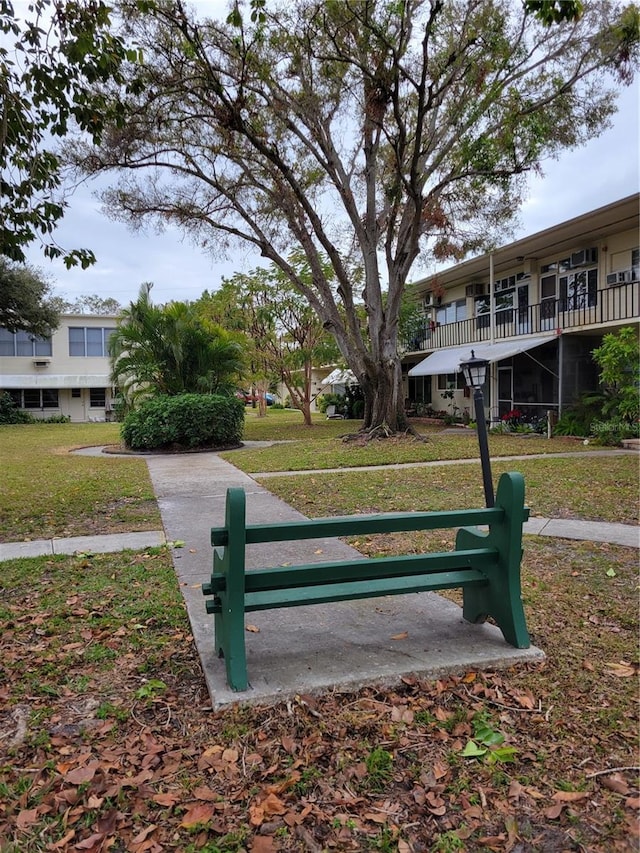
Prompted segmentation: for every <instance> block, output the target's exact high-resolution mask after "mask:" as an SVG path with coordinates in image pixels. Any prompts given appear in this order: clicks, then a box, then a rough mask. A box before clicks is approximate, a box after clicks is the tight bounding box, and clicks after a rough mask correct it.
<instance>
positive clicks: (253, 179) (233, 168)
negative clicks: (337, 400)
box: [74, 0, 638, 429]
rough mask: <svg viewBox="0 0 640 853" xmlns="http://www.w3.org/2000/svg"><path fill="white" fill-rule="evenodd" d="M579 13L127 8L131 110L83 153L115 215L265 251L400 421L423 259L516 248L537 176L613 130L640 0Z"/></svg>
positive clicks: (509, 5)
mask: <svg viewBox="0 0 640 853" xmlns="http://www.w3.org/2000/svg"><path fill="white" fill-rule="evenodd" d="M566 6H567V12H568V13H571V14H568V15H567V14H565V13H564V12H562V10H561V11H560V12H558V10H557V8H556V4H554V3H546V2H545V3H542V4H539V3H538V4H535V3H534V4H525V5H518V4H516V3H513V2H512V0H487V2H481V3H479V2H473V0H451V2H441V0H434V2H431V3H427V2H424V0H368V2H361V0H340V2H333V0H332V2H326V0H297V2H291V3H288V4H286V5H285V4H281V5H277V6H276V5H272V4H266V3H263V2H254V3H252V4H251V14H250V15H245V13H244V11H243V8H242V7H241V6H240V5H239V4H236V5H235V6H234V7H233V10H232V12H231V14H230V15H229V18H228V19H227V21H226V23H220V22H215V21H199V20H197V19H195V18H194V17H193V15H192V13H191V12H190V11H188V9H187V7H186V6H184V5H183V4H182V3H180V2H154V0H145V2H144V3H140V2H138V0H123V2H122V4H121V13H122V15H123V17H124V18H125V19H126V21H127V24H126V35H127V38H129V39H130V40H131V44H135V45H137V46H139V47H140V48H141V49H142V51H143V55H144V57H145V60H144V64H143V66H141V67H135V68H132V69H131V75H130V76H128V77H127V85H128V92H125V91H123V90H122V88H121V89H120V90H119V91H114V101H118V103H121V104H122V109H123V110H124V112H125V113H126V115H127V116H128V118H127V122H126V124H124V125H123V126H120V127H115V126H114V127H112V128H111V129H110V131H109V133H108V134H106V135H105V137H104V139H103V144H102V145H100V146H97V147H96V146H77V147H76V149H75V151H74V157H75V160H76V162H77V163H78V164H79V165H80V167H81V168H82V169H83V170H84V172H86V173H88V174H99V173H105V172H106V173H111V172H112V173H114V174H116V173H118V174H119V175H120V176H121V180H120V182H119V184H118V185H117V186H114V187H113V188H112V189H111V190H110V191H108V192H107V193H105V195H104V201H105V204H106V207H107V209H108V210H109V211H110V212H111V214H112V215H114V216H117V217H119V218H122V219H124V220H126V221H128V222H130V223H131V224H133V225H139V224H140V223H142V222H144V221H146V220H154V219H155V220H158V221H160V222H172V223H177V224H178V225H179V226H181V227H182V228H184V229H185V231H187V232H188V233H190V234H191V235H192V236H193V237H195V238H197V239H198V240H199V241H200V242H201V244H202V245H203V246H204V247H205V248H209V249H212V250H214V251H223V250H224V249H225V248H227V247H228V246H231V245H233V244H235V243H237V241H240V242H245V243H248V244H250V245H252V246H253V247H254V248H256V249H257V250H258V251H259V252H260V253H261V255H262V256H263V257H264V258H265V259H267V260H268V261H271V262H272V263H273V264H274V265H275V266H276V267H278V269H279V270H280V271H281V272H282V274H283V275H285V276H286V277H287V278H288V279H289V281H290V282H291V283H292V285H293V286H294V287H295V288H296V289H297V291H298V292H299V293H301V294H303V295H304V297H305V298H306V300H307V301H308V302H309V304H310V305H311V306H312V308H313V309H314V310H315V311H316V313H317V314H318V316H319V318H320V320H321V321H322V324H323V326H324V328H325V329H327V330H329V331H330V332H331V333H332V334H333V335H334V337H335V339H336V341H337V344H338V346H339V348H340V351H341V353H342V355H343V357H344V359H345V361H346V362H347V364H348V365H349V366H350V368H351V369H352V371H353V372H354V373H355V375H356V377H357V378H358V381H359V383H360V385H361V387H362V389H363V391H364V395H365V418H364V423H365V427H366V428H370V429H375V428H376V427H378V426H381V425H384V424H386V425H388V426H390V427H391V428H392V429H393V428H396V427H399V426H402V425H403V418H404V413H403V398H402V394H401V372H400V365H399V358H398V346H397V344H398V324H399V315H400V306H401V302H402V295H403V291H404V288H405V285H406V282H407V280H408V276H409V274H410V271H411V269H412V265H413V264H414V262H415V261H416V259H417V257H418V255H419V254H420V253H422V255H423V257H425V258H429V257H431V258H432V259H436V260H439V261H442V260H445V259H460V258H463V257H464V256H465V255H466V254H467V253H469V252H472V251H477V250H478V249H486V248H487V247H488V246H490V245H491V244H492V243H494V242H497V240H498V239H501V240H503V239H504V235H505V233H508V229H509V227H510V224H511V223H512V221H513V218H514V216H515V215H516V213H517V211H518V208H519V206H520V203H521V201H522V199H523V198H524V196H525V193H526V180H525V177H526V174H527V173H528V172H530V171H531V170H538V169H539V168H540V166H541V163H542V162H543V160H544V159H545V158H547V157H553V156H554V155H557V154H558V153H559V152H560V151H562V150H563V149H565V148H570V147H572V146H576V145H580V144H581V143H583V142H585V141H586V140H587V139H588V138H590V137H591V136H594V135H596V134H598V133H599V132H600V131H601V130H602V129H604V128H605V127H607V124H608V121H609V119H610V116H611V115H612V113H613V112H614V110H615V91H616V87H617V86H619V85H620V83H621V82H622V83H624V82H628V81H629V80H630V79H631V76H632V73H633V69H634V67H635V66H636V64H637V55H638V13H637V9H636V8H635V7H629V8H627V9H622V8H621V7H619V6H617V5H615V4H612V3H610V2H606V0H594V2H591V3H588V4H585V6H584V8H583V9H582V14H581V15H580V14H579V12H580V9H579V4H573V3H571V4H566ZM529 7H531V8H529ZM537 7H539V8H537ZM554 9H555V12H554ZM574 11H575V12H576V14H577V15H578V17H577V18H575V15H574V14H573V13H574ZM545 16H546V19H545ZM567 16H568V17H569V18H570V19H571V20H563V19H564V18H565V17H567ZM572 18H575V19H572ZM558 19H559V20H558ZM294 249H295V250H298V251H300V252H301V253H302V255H303V256H304V258H305V263H306V265H307V268H308V270H309V271H310V275H309V277H307V278H303V277H302V276H300V275H299V273H298V270H297V269H296V267H295V266H293V265H292V264H291V263H290V262H289V255H290V252H291V251H292V250H294ZM325 259H327V260H328V262H329V264H330V268H331V275H330V276H327V272H326V268H325V263H324V262H325ZM385 289H386V294H387V295H386V298H385V297H384V296H383V294H384V291H385ZM359 306H363V308H364V311H365V314H366V327H365V328H364V329H363V328H362V325H361V323H360V318H359V312H358V307H359Z"/></svg>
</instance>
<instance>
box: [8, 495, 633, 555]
mask: <svg viewBox="0 0 640 853" xmlns="http://www.w3.org/2000/svg"><path fill="white" fill-rule="evenodd" d="M251 482H252V487H253V489H256V488H257V487H256V484H255V482H253V481H251ZM232 485H242V483H238V484H236V483H233V484H232ZM296 517H297V516H296ZM222 521H223V519H222V518H221V519H220V520H218V521H216V522H215V524H222ZM209 526H210V527H213V526H215V525H214V523H213V522H212V523H211V524H210V525H209ZM524 532H525V533H528V534H531V535H535V536H554V537H557V538H559V539H579V540H583V541H587V542H609V543H610V544H611V545H624V546H626V547H628V548H640V528H638V527H635V526H633V525H631V524H615V523H613V522H609V521H582V520H581V519H577V518H543V517H541V516H533V517H532V518H530V519H529V521H527V522H526V523H525V525H524ZM177 538H181V537H177ZM166 542H167V539H166V536H165V534H164V531H163V530H147V531H141V532H139V533H108V534H105V535H102V536H100V535H95V536H68V537H62V538H60V539H31V540H26V541H24V542H4V543H2V542H0V562H2V561H3V560H16V559H19V558H21V557H49V556H53V555H55V554H79V553H90V554H110V553H113V552H115V551H128V550H131V551H139V550H140V549H142V548H158V547H159V546H161V545H164V544H166Z"/></svg>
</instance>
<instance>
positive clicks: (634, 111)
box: [16, 0, 640, 305]
mask: <svg viewBox="0 0 640 853" xmlns="http://www.w3.org/2000/svg"><path fill="white" fill-rule="evenodd" d="M17 5H18V4H16V6H17ZM197 5H199V6H201V7H202V8H203V9H204V7H205V5H206V7H207V11H208V12H209V11H213V9H215V8H216V7H217V10H219V9H220V8H221V7H222V8H224V7H225V6H226V3H225V2H223V0H198V2H197ZM639 105H640V86H639V84H638V80H637V79H636V81H635V83H634V85H633V86H632V87H628V88H626V87H625V88H624V89H622V90H621V93H620V97H619V109H618V112H617V114H616V115H615V116H614V118H613V127H612V128H611V129H610V130H607V131H606V132H605V133H604V134H602V136H600V137H598V138H597V139H593V140H592V141H591V142H590V143H589V144H587V145H586V146H584V147H583V148H580V149H576V150H573V151H568V152H566V153H565V154H564V155H563V156H562V157H561V158H560V159H559V160H557V161H553V160H550V161H548V162H547V163H546V164H545V165H544V176H543V177H542V178H531V179H530V193H529V198H528V200H527V202H526V203H525V205H524V206H523V208H522V210H521V213H520V220H521V226H522V227H521V228H519V229H518V231H517V233H516V237H524V236H526V235H528V234H533V233H535V232H536V231H541V230H543V229H545V228H549V227H551V226H553V225H557V224H559V223H561V222H564V221H565V220H567V219H571V218H573V217H574V216H579V215H580V214H582V213H586V212H588V211H590V210H593V209H595V208H597V207H601V206H602V205H605V204H609V203H610V202H613V201H616V200H618V199H621V198H624V197H625V196H628V195H631V194H632V193H634V192H637V191H638V189H639V188H640V175H639V163H640V116H639ZM94 193H95V188H94V187H92V185H91V184H90V183H89V184H86V185H83V186H81V187H80V188H79V189H78V190H76V192H75V194H74V195H73V196H72V198H71V199H70V207H69V210H68V211H67V213H66V215H65V218H64V220H63V223H62V225H61V226H60V227H59V228H58V229H57V231H56V234H55V236H56V239H57V241H58V242H59V244H60V245H62V246H63V247H65V248H67V249H68V248H80V247H82V248H89V249H92V250H93V252H94V253H95V255H96V257H97V263H96V264H95V265H94V266H93V267H91V268H90V269H88V270H81V269H79V268H74V269H72V270H66V269H65V267H64V265H63V264H62V262H60V261H49V260H48V259H46V258H44V257H43V256H42V253H41V252H40V250H39V249H38V248H37V246H35V245H34V246H32V247H31V248H30V249H29V251H28V260H29V262H30V263H32V264H33V265H35V266H37V267H39V268H40V269H41V270H42V271H43V272H44V273H45V274H46V275H47V276H48V277H49V278H50V279H51V280H52V282H53V284H54V289H55V292H56V293H57V294H58V295H61V296H64V297H66V298H67V299H74V298H75V297H78V296H82V295H92V294H98V295H99V296H101V297H103V298H106V297H113V298H115V299H117V300H118V302H120V304H122V305H127V304H128V303H129V302H130V301H131V300H132V299H134V298H135V297H136V295H137V292H138V290H139V287H140V285H141V284H142V283H143V282H146V281H151V282H153V285H154V286H153V291H152V298H153V300H154V301H155V302H158V303H162V302H168V301H170V300H172V299H176V300H192V299H197V298H198V297H199V296H200V294H201V293H202V291H203V290H205V289H208V290H215V289H216V288H217V287H218V286H219V284H220V281H221V279H222V277H223V276H225V277H227V278H228V277H230V276H232V275H233V273H234V272H248V271H249V270H251V269H253V268H254V267H256V266H258V265H259V264H260V258H259V256H257V255H256V254H249V253H248V252H247V251H242V250H238V251H236V252H235V253H234V254H233V256H232V257H230V258H229V259H227V260H225V261H216V260H213V259H211V257H210V256H208V255H207V254H205V253H204V252H203V251H202V250H200V249H199V248H198V247H197V246H194V245H193V244H192V243H190V242H189V241H188V239H184V238H182V237H181V235H180V233H179V232H178V231H176V230H172V229H167V230H166V231H164V232H163V233H162V234H156V233H153V232H147V233H132V232H130V231H129V230H128V229H127V228H126V226H124V225H122V224H120V223H118V222H114V221H112V220H110V219H109V218H107V217H106V216H105V215H104V214H103V213H101V210H100V203H99V201H97V200H96V198H95V197H94ZM505 242H510V240H505ZM428 272H429V269H428V268H425V267H424V266H423V265H420V266H419V267H418V266H416V267H415V269H414V276H413V277H414V278H416V279H417V278H420V277H422V276H424V275H425V274H427V273H428Z"/></svg>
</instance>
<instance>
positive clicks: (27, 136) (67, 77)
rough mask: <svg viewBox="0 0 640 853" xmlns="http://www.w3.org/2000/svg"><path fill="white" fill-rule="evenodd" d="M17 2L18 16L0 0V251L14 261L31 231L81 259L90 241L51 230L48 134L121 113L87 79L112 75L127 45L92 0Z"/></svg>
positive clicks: (52, 172)
mask: <svg viewBox="0 0 640 853" xmlns="http://www.w3.org/2000/svg"><path fill="white" fill-rule="evenodd" d="M25 6H26V4H25V3H22V9H23V11H24V12H25V13H26V14H25V17H24V18H21V17H19V16H18V15H17V14H16V10H15V9H14V5H13V3H12V2H11V0H0V198H1V199H2V204H1V205H0V255H6V256H7V257H8V258H11V259H12V260H14V261H24V260H25V254H24V249H25V247H26V246H27V245H28V244H30V243H32V242H34V241H38V240H39V241H40V243H41V244H42V248H43V251H44V254H45V255H46V256H48V257H51V258H54V257H59V256H61V255H62V256H63V257H64V260H65V262H66V264H67V266H72V265H75V264H78V263H80V264H82V266H83V267H86V266H88V265H89V264H91V263H93V261H94V260H95V257H94V255H93V253H92V252H91V251H90V250H88V249H71V250H64V249H62V248H61V247H60V246H58V245H57V243H56V242H55V240H54V239H53V232H54V230H55V227H56V225H57V223H58V222H59V221H60V219H61V218H62V217H63V215H64V211H65V207H66V204H67V202H66V200H65V195H64V192H63V180H62V163H61V161H60V158H59V156H58V154H57V153H56V146H55V141H56V138H60V137H64V136H65V135H66V134H67V132H68V131H69V129H70V128H71V127H72V126H77V127H80V128H81V129H82V130H84V131H86V132H87V133H89V134H90V135H91V137H92V139H93V141H94V142H98V141H99V140H100V136H101V133H102V130H103V128H104V125H105V122H107V123H109V122H116V123H120V122H121V120H122V112H121V111H120V105H119V104H118V102H117V101H116V102H113V101H110V102H107V100H105V98H104V97H103V94H102V93H101V92H100V90H99V89H96V88H94V86H95V84H96V83H99V82H105V81H107V80H109V79H115V80H117V81H119V82H122V80H123V78H122V77H121V76H120V68H121V65H122V63H123V61H125V59H127V58H129V59H134V58H136V57H137V54H136V53H135V51H133V52H132V51H129V52H127V51H126V49H125V46H124V42H123V41H122V39H121V38H119V37H118V36H117V35H115V34H114V33H113V32H112V31H111V21H110V18H109V12H110V8H109V6H108V5H107V4H106V3H104V2H102V0H91V2H63V0H61V1H60V2H56V0H32V2H31V3H30V4H29V6H28V7H27V8H26V9H25V8H24V7H25Z"/></svg>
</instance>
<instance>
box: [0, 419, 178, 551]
mask: <svg viewBox="0 0 640 853" xmlns="http://www.w3.org/2000/svg"><path fill="white" fill-rule="evenodd" d="M119 440H120V439H119V427H118V425H117V424H35V425H17V426H1V427H0V447H1V448H2V450H1V454H2V492H3V500H2V502H1V504H0V541H3V542H8V541H19V540H25V539H47V538H50V537H52V536H81V535H90V534H92V533H97V534H101V533H119V532H128V531H138V530H158V529H160V528H161V527H162V524H161V521H160V514H159V512H158V507H157V504H156V500H155V495H154V494H153V489H152V487H151V481H150V479H149V472H148V469H147V466H146V463H145V462H144V460H143V459H140V458H135V457H124V458H123V457H114V456H106V455H104V456H100V457H94V456H79V455H76V454H73V453H71V452H70V451H71V450H72V449H74V448H78V447H93V446H96V445H104V444H118V443H119Z"/></svg>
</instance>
